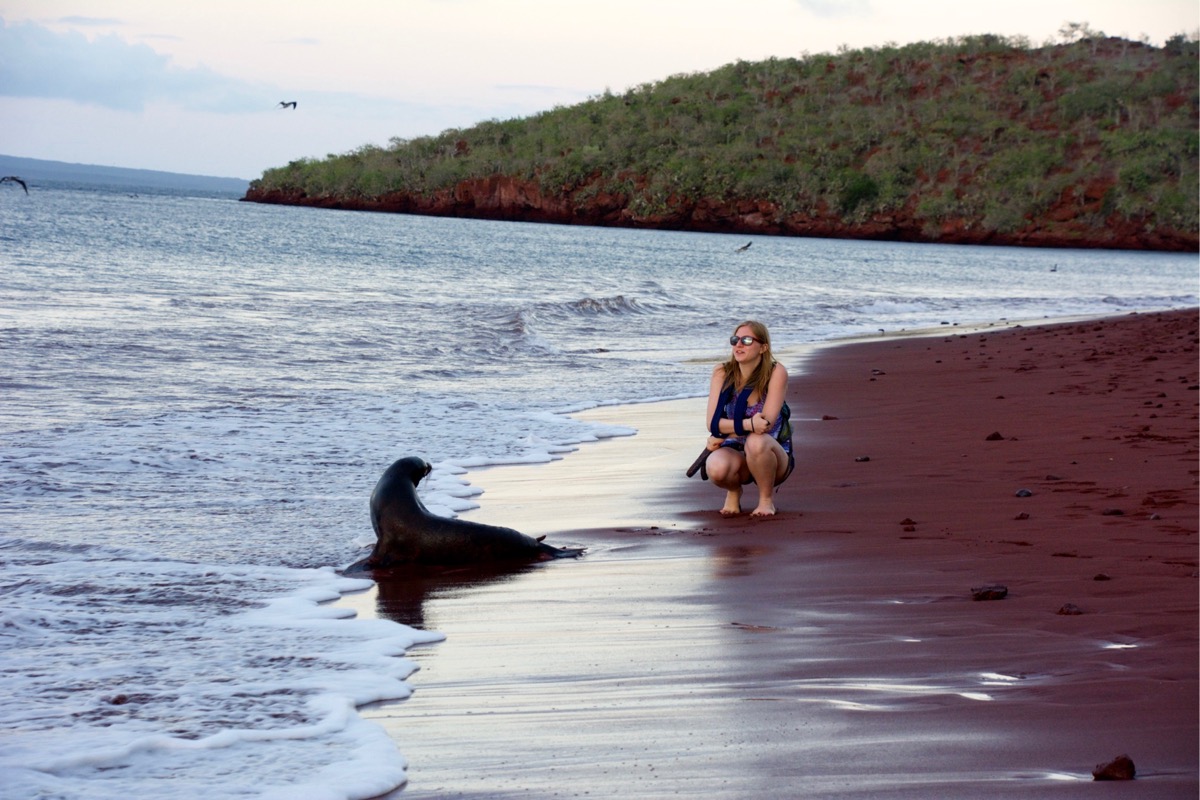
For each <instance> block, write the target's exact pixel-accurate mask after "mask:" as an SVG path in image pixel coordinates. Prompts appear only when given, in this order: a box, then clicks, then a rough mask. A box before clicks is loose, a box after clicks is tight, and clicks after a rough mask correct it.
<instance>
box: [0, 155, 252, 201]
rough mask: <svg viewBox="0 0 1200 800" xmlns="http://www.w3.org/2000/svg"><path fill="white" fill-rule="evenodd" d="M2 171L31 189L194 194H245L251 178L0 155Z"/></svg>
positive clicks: (234, 195) (1, 173)
mask: <svg viewBox="0 0 1200 800" xmlns="http://www.w3.org/2000/svg"><path fill="white" fill-rule="evenodd" d="M0 175H18V176H20V177H21V178H22V179H24V180H25V181H26V182H27V183H28V184H29V186H30V188H31V190H33V191H37V187H38V186H48V187H52V188H56V189H79V188H92V189H95V188H99V189H109V190H119V191H124V192H141V193H145V194H193V195H201V196H208V197H242V196H243V195H244V194H245V193H246V188H247V187H248V186H249V185H250V182H249V181H246V180H242V179H240V178H217V177H212V176H208V175H188V174H186V173H180V172H161V171H159V170H152V169H129V168H126V167H103V166H99V165H96V164H72V163H69V162H66V161H48V160H44V159H40V158H19V157H17V156H5V155H0Z"/></svg>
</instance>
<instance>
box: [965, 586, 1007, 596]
mask: <svg viewBox="0 0 1200 800" xmlns="http://www.w3.org/2000/svg"><path fill="white" fill-rule="evenodd" d="M1005 597H1008V587H1007V586H1004V585H1002V584H999V583H993V584H989V585H988V586H975V587H972V589H971V599H972V600H1003V599H1004V598H1005Z"/></svg>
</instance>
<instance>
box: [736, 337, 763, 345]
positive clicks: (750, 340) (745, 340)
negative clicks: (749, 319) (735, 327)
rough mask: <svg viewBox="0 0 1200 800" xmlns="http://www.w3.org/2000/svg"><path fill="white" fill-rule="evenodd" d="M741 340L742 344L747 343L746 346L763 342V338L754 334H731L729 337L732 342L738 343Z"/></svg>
mask: <svg viewBox="0 0 1200 800" xmlns="http://www.w3.org/2000/svg"><path fill="white" fill-rule="evenodd" d="M739 342H740V343H741V344H743V345H745V346H746V347H749V346H750V345H752V344H754V343H755V342H758V343H759V344H762V339H755V338H754V337H753V336H730V337H729V343H730V344H738V343H739Z"/></svg>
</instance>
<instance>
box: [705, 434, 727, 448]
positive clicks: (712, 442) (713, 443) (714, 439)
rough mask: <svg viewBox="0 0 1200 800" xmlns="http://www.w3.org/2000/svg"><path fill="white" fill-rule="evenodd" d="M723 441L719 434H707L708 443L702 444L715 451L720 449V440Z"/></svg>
mask: <svg viewBox="0 0 1200 800" xmlns="http://www.w3.org/2000/svg"><path fill="white" fill-rule="evenodd" d="M724 441H725V439H724V438H723V437H721V436H709V437H708V444H706V445H704V446H705V447H707V448H708V449H709V450H714V451H715V450H719V449H720V447H721V443H722V442H724Z"/></svg>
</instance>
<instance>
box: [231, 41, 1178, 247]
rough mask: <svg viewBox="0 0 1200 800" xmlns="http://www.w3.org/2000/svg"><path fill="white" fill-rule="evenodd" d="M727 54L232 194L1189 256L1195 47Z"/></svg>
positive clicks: (999, 46)
mask: <svg viewBox="0 0 1200 800" xmlns="http://www.w3.org/2000/svg"><path fill="white" fill-rule="evenodd" d="M1073 32H1074V33H1075V34H1077V35H1076V36H1075V37H1074V38H1075V40H1074V41H1071V42H1068V43H1063V44H1055V45H1046V46H1042V47H1031V46H1029V44H1028V42H1026V41H1024V40H1021V39H1011V38H1007V37H1002V36H992V35H983V36H968V37H961V38H956V39H951V40H945V41H938V42H926V43H919V44H911V45H905V46H884V47H878V48H867V49H861V50H843V51H841V52H839V53H837V54H835V55H831V54H821V55H805V56H804V57H802V58H794V59H776V58H772V59H769V60H766V61H759V62H745V61H739V62H737V63H734V64H729V65H727V66H725V67H722V68H720V69H717V70H715V71H713V72H709V73H705V74H692V75H678V76H674V77H671V78H667V79H666V80H663V81H661V82H658V83H647V84H643V85H641V86H639V87H637V88H634V89H630V90H628V91H626V92H623V93H621V94H614V93H612V92H605V93H604V94H603V95H602V96H599V97H594V98H591V99H589V100H587V101H585V102H583V103H580V104H577V105H574V106H571V107H559V108H555V109H553V110H550V111H546V112H544V113H541V114H537V115H535V116H532V117H528V118H522V119H512V120H507V121H498V120H490V121H486V122H482V123H480V124H478V125H475V126H474V127H472V128H468V129H465V130H448V131H444V132H442V133H441V134H440V135H437V136H429V137H422V138H417V139H411V140H404V139H399V138H394V139H392V140H391V142H390V144H389V146H388V147H386V148H384V147H377V146H373V145H366V146H363V147H361V148H359V149H358V150H355V151H353V152H350V153H346V154H344V155H340V156H330V157H327V158H324V159H302V160H298V161H293V162H292V163H290V164H288V165H286V166H283V167H278V168H274V169H269V170H267V171H266V172H264V173H263V175H262V177H261V178H259V179H257V180H254V181H252V182H251V185H250V189H249V191H248V192H247V193H246V196H245V198H244V199H245V200H248V201H252V202H259V203H278V204H287V205H304V206H317V207H325V208H340V209H360V210H368V211H385V212H399V213H411V214H428V215H440V216H455V217H475V218H486V219H503V220H524V221H536V222H551V223H564V224H585V225H602V226H604V225H607V226H625V227H635V228H658V229H675V230H692V231H715V232H727V233H739V234H779V235H795V236H818V237H834V238H855V239H880V240H894V241H911V242H947V243H968V244H996V245H1028V246H1047V247H1097V248H1099V247H1102V248H1122V249H1145V250H1166V251H1196V250H1197V249H1198V248H1200V222H1198V210H1197V205H1198V203H1197V185H1198V182H1197V176H1198V170H1197V153H1198V151H1200V147H1198V144H1197V140H1198V135H1197V128H1198V123H1200V97H1198V93H1197V83H1198V80H1197V63H1198V55H1200V49H1198V45H1197V42H1196V40H1195V39H1193V38H1185V37H1184V36H1182V35H1181V36H1176V37H1173V38H1172V39H1170V40H1168V41H1167V42H1166V44H1165V45H1164V46H1162V47H1154V46H1151V45H1148V44H1145V43H1142V42H1136V41H1129V40H1125V39H1118V38H1108V37H1104V36H1103V34H1099V33H1096V32H1092V31H1090V30H1088V29H1087V28H1086V26H1075V30H1074V31H1073Z"/></svg>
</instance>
